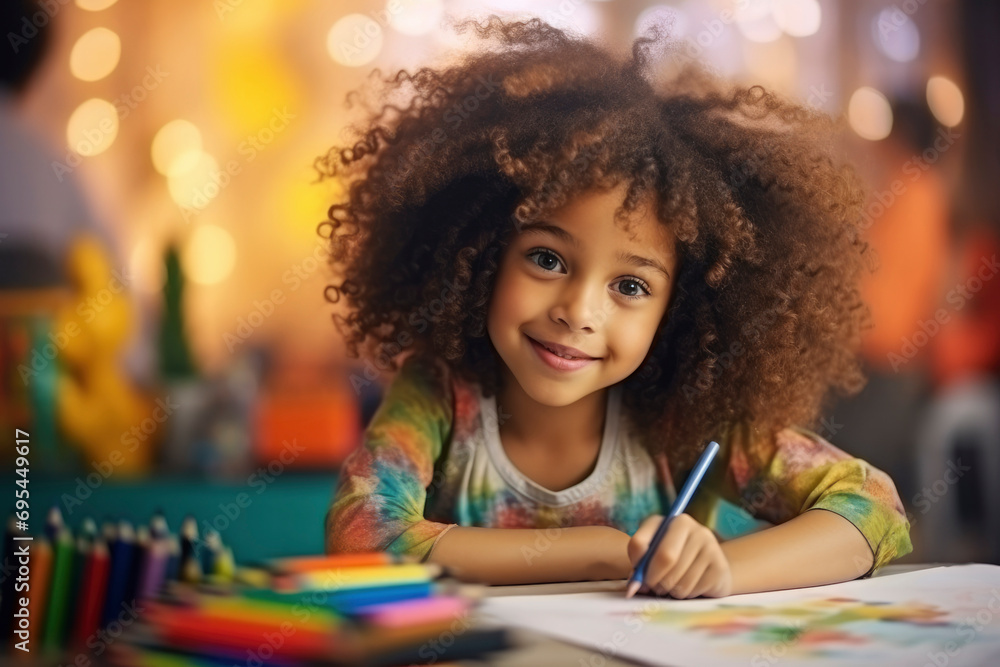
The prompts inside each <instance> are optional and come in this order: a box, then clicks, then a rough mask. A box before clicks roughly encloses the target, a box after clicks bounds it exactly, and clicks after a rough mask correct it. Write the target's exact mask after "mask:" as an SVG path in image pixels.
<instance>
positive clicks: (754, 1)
mask: <svg viewBox="0 0 1000 667" xmlns="http://www.w3.org/2000/svg"><path fill="white" fill-rule="evenodd" d="M733 18H735V19H736V25H737V27H738V28H739V29H740V32H741V33H743V36H744V37H746V38H747V39H749V40H750V41H751V42H760V43H762V44H763V43H767V42H773V41H774V40H776V39H778V38H779V37H781V28H780V27H778V23H777V22H776V21H775V20H774V14H773V13H772V12H771V3H770V0H748V1H747V2H745V3H743V4H740V5H739V6H737V7H736V9H735V11H734V12H733Z"/></svg>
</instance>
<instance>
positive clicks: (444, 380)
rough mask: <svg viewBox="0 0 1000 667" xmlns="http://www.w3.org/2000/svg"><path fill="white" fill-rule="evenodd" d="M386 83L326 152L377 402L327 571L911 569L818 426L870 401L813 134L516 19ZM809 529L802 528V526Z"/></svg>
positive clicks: (351, 468)
mask: <svg viewBox="0 0 1000 667" xmlns="http://www.w3.org/2000/svg"><path fill="white" fill-rule="evenodd" d="M469 23H472V24H473V26H474V27H475V29H476V32H477V33H478V34H479V36H480V37H483V38H487V39H490V40H493V42H495V43H497V44H498V46H497V48H494V49H492V50H491V49H486V48H483V49H481V50H478V51H474V52H470V54H469V55H466V56H464V57H463V59H462V60H461V61H459V62H458V64H455V65H452V66H448V67H442V68H440V69H431V68H423V69H420V70H419V71H417V72H416V73H415V74H409V73H407V72H406V71H401V72H400V73H398V74H397V75H396V76H395V77H394V78H393V79H390V80H387V81H386V82H385V83H386V84H387V85H389V86H391V87H394V88H397V89H400V88H402V87H403V86H404V85H405V84H410V85H412V86H413V88H414V89H415V90H414V94H413V95H412V98H410V101H409V102H408V103H407V104H403V105H398V104H389V103H386V104H385V105H384V106H383V107H382V108H381V111H380V112H378V113H376V114H375V115H374V117H373V118H372V119H371V121H370V124H369V125H367V126H366V127H365V128H363V131H362V134H361V135H360V137H359V138H358V140H357V141H356V142H355V143H354V144H353V146H351V147H349V148H343V149H334V150H331V151H330V153H329V154H328V155H327V156H326V157H324V158H322V159H321V160H320V161H319V162H318V168H319V169H320V171H321V173H322V174H323V175H325V176H337V177H340V178H345V179H347V178H349V177H351V176H353V177H354V178H353V179H350V180H351V185H350V189H349V196H348V198H347V201H346V202H345V203H342V204H337V205H334V206H332V207H331V209H330V220H329V221H327V222H325V223H323V225H321V232H323V233H324V235H325V232H326V231H329V233H330V237H331V248H332V252H333V258H334V259H333V261H334V266H335V267H336V268H337V269H338V271H339V274H338V276H337V278H341V279H342V280H341V282H340V283H339V284H334V285H331V286H330V287H328V298H329V300H330V301H333V302H341V303H342V305H346V307H347V308H346V316H345V315H335V316H334V318H335V320H336V321H337V324H338V328H339V329H340V330H341V332H342V333H343V334H344V335H345V337H346V340H347V343H348V347H349V351H350V354H352V355H353V356H359V353H358V349H359V347H360V348H363V349H364V351H365V352H366V353H367V354H368V355H369V356H370V358H371V359H372V360H374V364H369V366H368V369H369V370H368V371H367V372H366V373H365V375H364V377H360V376H359V377H356V378H355V381H356V382H358V383H366V382H373V381H380V380H381V381H388V380H389V379H390V374H391V373H397V371H398V373H397V374H396V375H395V377H394V379H393V380H392V382H391V385H390V386H388V390H387V393H386V395H385V396H384V400H383V402H382V403H381V405H380V406H379V408H378V410H377V412H376V413H375V415H374V417H373V419H372V421H371V422H370V424H369V425H368V427H367V430H366V432H365V438H364V443H363V446H361V447H359V448H358V449H357V450H356V451H355V452H353V453H352V454H351V456H350V457H349V458H348V459H347V460H346V461H345V463H344V465H343V468H342V470H341V472H340V478H339V483H338V487H337V490H336V496H335V498H334V500H333V503H332V505H331V507H330V510H329V512H328V514H327V520H326V549H327V551H328V552H329V553H339V552H352V551H372V550H377V551H389V552H393V553H397V554H408V555H412V556H416V557H419V558H420V559H422V560H424V561H427V562H434V563H440V564H443V565H445V566H448V567H449V568H450V569H451V570H452V571H453V572H454V573H455V574H456V575H457V576H459V577H462V578H466V579H468V580H472V581H480V582H486V583H492V584H515V583H533V582H546V581H576V580H591V579H594V580H596V579H616V578H625V577H627V576H629V574H630V572H631V570H632V568H633V566H634V565H635V564H636V563H637V562H638V560H639V558H641V557H642V555H643V553H644V552H645V550H646V548H647V547H648V546H649V544H650V541H651V539H652V536H653V534H654V532H655V530H656V527H657V526H658V525H659V522H660V521H661V519H662V517H663V515H664V514H666V513H667V512H668V511H669V508H670V504H671V503H672V502H673V499H674V497H675V489H679V488H680V485H681V484H682V483H683V481H684V479H685V477H686V475H687V473H688V472H689V471H690V470H691V468H692V467H693V465H694V462H695V460H696V459H697V457H698V455H699V453H700V452H701V451H702V450H703V448H704V447H705V446H706V445H707V443H708V442H709V441H710V440H716V441H718V442H719V443H720V445H721V446H722V449H721V450H720V453H719V455H718V456H717V458H716V460H715V462H714V463H713V465H712V467H711V469H710V471H709V474H708V476H706V478H705V479H704V480H703V481H702V484H701V486H700V487H699V489H698V491H697V493H696V494H695V497H694V500H693V501H692V503H691V505H690V506H689V509H688V513H687V514H684V515H682V516H681V517H680V518H678V519H677V520H675V521H674V522H673V523H672V524H671V526H670V527H669V530H668V532H667V534H666V536H665V538H664V540H663V541H662V543H661V544H660V546H659V548H658V550H657V552H656V553H655V554H654V555H653V558H652V561H651V564H650V567H649V570H648V576H647V579H646V581H647V584H646V586H645V587H644V589H643V590H644V591H645V592H651V593H655V594H659V595H667V594H669V595H671V596H674V597H678V598H687V597H696V596H701V595H704V596H716V597H717V596H725V595H730V594H736V593H747V592H753V591H764V590H774V589H781V588H791V587H798V586H809V585H817V584H826V583H832V582H838V581H844V580H849V579H854V578H857V577H860V576H870V575H871V574H872V573H873V572H875V571H876V570H877V569H878V568H879V567H881V566H883V565H885V564H886V563H887V562H888V561H890V560H891V559H893V558H895V557H897V556H901V555H903V554H906V553H908V552H909V551H910V550H911V545H910V540H909V523H908V521H907V517H906V515H905V514H904V511H903V507H902V504H901V502H900V499H899V497H898V495H897V493H896V490H895V487H894V485H893V483H892V481H891V480H890V479H889V477H888V476H887V475H885V474H884V473H883V472H881V471H880V470H877V469H875V468H874V467H872V466H871V465H869V464H868V463H866V462H865V461H863V460H861V459H858V458H853V457H851V456H850V455H848V454H846V453H844V452H843V451H841V450H840V449H838V448H837V447H834V446H833V445H832V444H830V443H829V442H828V441H827V440H826V439H825V438H824V436H823V435H821V434H820V433H823V434H824V435H826V436H828V437H832V436H833V435H834V434H835V432H836V428H837V425H836V424H835V423H828V422H825V421H824V422H822V427H820V428H819V430H820V433H817V432H814V431H812V430H809V429H808V428H806V427H805V426H803V425H809V424H815V423H816V421H817V419H818V415H819V414H820V412H821V408H822V406H823V404H824V402H825V400H826V398H827V392H828V391H829V390H830V389H831V388H832V389H839V390H841V391H842V392H856V391H858V390H860V388H861V387H862V386H863V384H864V378H863V377H862V376H861V374H860V371H859V366H858V362H857V358H856V349H857V345H858V342H859V332H860V331H861V330H862V329H863V327H864V326H865V325H866V317H867V315H868V312H867V309H866V307H865V306H864V304H862V303H861V302H860V301H859V298H858V291H857V289H856V282H857V278H858V277H859V275H860V271H861V268H862V267H863V266H864V265H865V261H866V260H867V255H869V254H870V250H868V249H867V246H866V245H865V244H864V243H863V241H861V240H859V233H858V232H859V229H860V226H859V223H860V220H861V218H860V212H861V206H862V204H863V196H862V192H861V188H860V187H859V185H858V182H857V180H856V177H855V176H854V175H853V172H851V171H850V170H849V169H847V168H844V167H842V166H841V165H840V164H839V163H838V162H837V161H836V160H835V159H834V157H833V155H832V149H831V148H830V144H831V136H832V133H831V130H832V129H834V126H833V124H832V123H831V121H830V120H829V119H828V118H826V117H825V116H823V115H822V114H819V113H817V112H814V111H812V110H809V109H806V108H802V107H799V106H796V105H794V104H791V103H789V102H786V101H782V100H780V99H778V98H777V97H775V96H774V95H772V94H770V93H767V92H765V91H764V90H762V89H761V88H759V87H753V88H749V89H736V90H735V91H734V92H731V93H728V94H725V93H722V92H720V91H719V89H718V87H717V86H716V85H715V84H714V83H713V82H712V80H711V79H710V78H709V77H708V76H706V75H705V74H703V73H700V72H699V70H696V69H692V68H690V67H688V68H684V70H683V73H682V76H679V77H677V78H675V80H673V81H672V82H670V83H667V84H662V83H659V84H658V83H654V82H653V81H652V80H651V77H650V69H651V64H650V60H651V58H650V51H651V47H653V46H656V45H658V43H659V35H660V33H659V31H658V30H657V29H654V30H653V31H652V33H651V34H650V35H647V36H646V37H643V38H640V39H637V40H636V42H635V43H634V45H633V48H632V51H631V55H630V57H626V58H619V57H617V56H615V55H613V54H609V53H608V52H607V51H606V50H605V49H603V48H601V47H599V46H597V45H595V44H594V43H592V42H589V41H587V40H584V39H580V38H577V37H575V36H571V35H569V34H566V33H564V32H562V31H560V30H558V29H556V28H553V27H551V26H549V25H547V24H545V23H543V22H541V21H539V20H537V19H535V20H531V21H526V22H505V21H502V20H499V19H497V18H496V17H490V19H489V20H488V21H486V22H483V23H476V22H467V23H465V24H462V25H461V26H460V28H459V30H460V31H464V28H465V27H467V26H468V24H469ZM817 510H819V511H817Z"/></svg>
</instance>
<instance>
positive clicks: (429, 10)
mask: <svg viewBox="0 0 1000 667" xmlns="http://www.w3.org/2000/svg"><path fill="white" fill-rule="evenodd" d="M387 7H389V8H390V9H388V10H387V11H392V10H391V8H392V7H396V8H398V11H397V12H396V13H395V14H392V15H391V16H392V18H391V19H390V22H389V25H390V26H392V28H393V29H394V30H397V31H398V32H401V33H403V34H404V35H425V34H427V33H429V32H430V31H431V30H434V28H436V27H437V26H438V25H439V24H440V23H441V17H442V16H443V15H444V3H443V2H442V1H441V0H395V1H394V2H390V3H388V4H387Z"/></svg>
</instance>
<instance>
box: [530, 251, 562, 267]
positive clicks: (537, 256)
mask: <svg viewBox="0 0 1000 667" xmlns="http://www.w3.org/2000/svg"><path fill="white" fill-rule="evenodd" d="M527 256H528V257H529V258H534V259H532V260H531V262H532V264H536V265H538V266H539V267H540V268H543V269H545V270H546V271H555V269H556V267H557V266H559V265H560V264H561V263H562V262H561V260H560V259H559V258H558V257H556V256H555V255H554V254H553V253H551V252H549V251H548V250H532V251H531V252H529V253H528V255H527Z"/></svg>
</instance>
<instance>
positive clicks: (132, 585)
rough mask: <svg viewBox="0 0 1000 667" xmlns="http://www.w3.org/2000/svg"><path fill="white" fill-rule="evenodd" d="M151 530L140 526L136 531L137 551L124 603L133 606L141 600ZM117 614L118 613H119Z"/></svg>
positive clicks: (135, 551)
mask: <svg viewBox="0 0 1000 667" xmlns="http://www.w3.org/2000/svg"><path fill="white" fill-rule="evenodd" d="M149 541H150V538H149V529H148V528H147V527H146V526H139V527H138V528H136V530H135V550H134V553H133V557H132V567H131V568H130V569H129V574H128V582H127V583H126V585H125V596H124V597H123V598H122V601H123V602H124V603H125V604H131V603H132V602H133V601H134V600H137V599H138V598H139V586H140V585H141V584H142V573H143V570H144V568H145V567H146V558H147V557H148V555H149ZM115 613H118V612H117V611H116V612H115Z"/></svg>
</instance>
